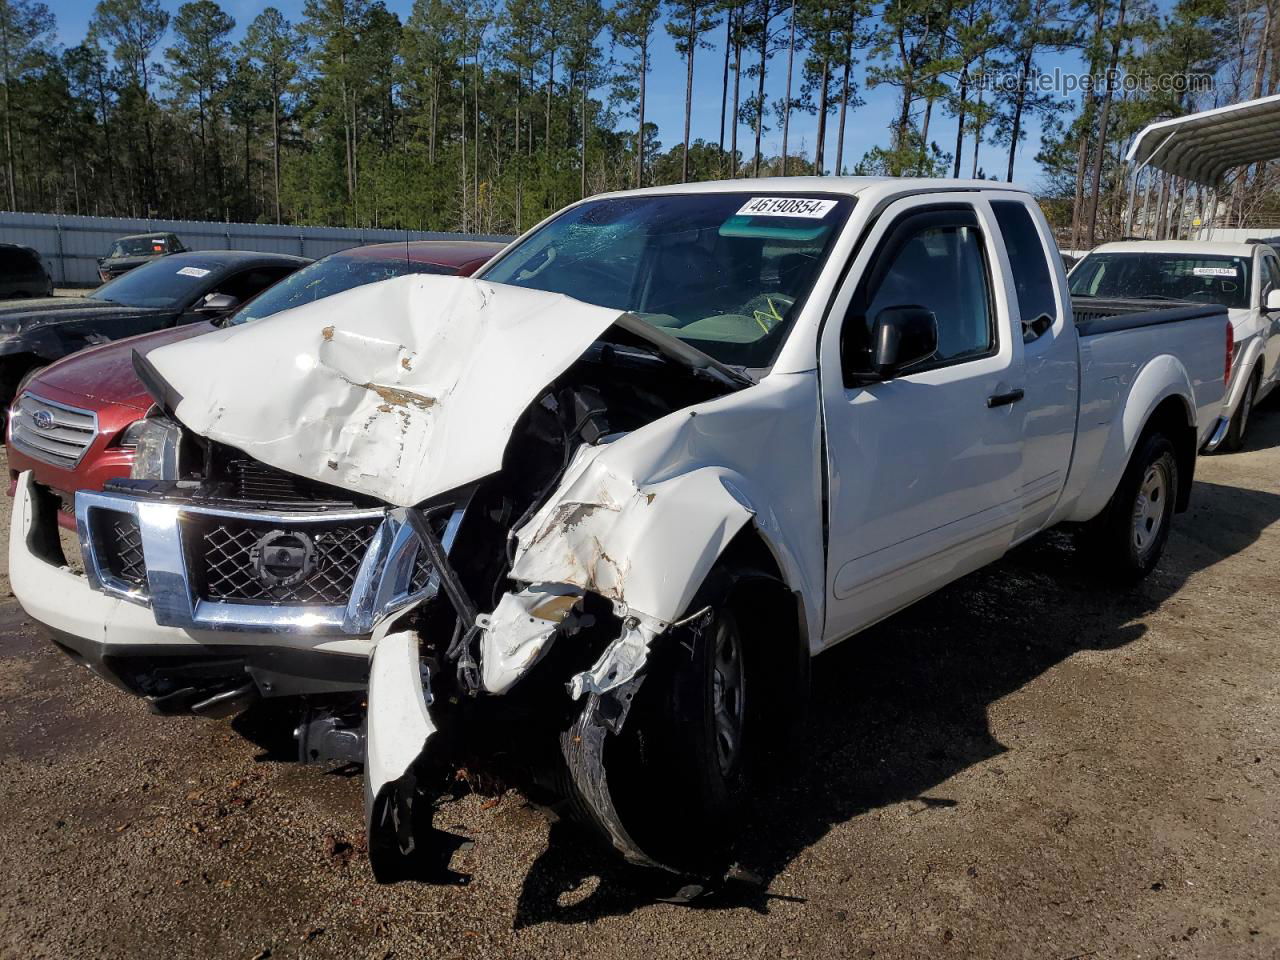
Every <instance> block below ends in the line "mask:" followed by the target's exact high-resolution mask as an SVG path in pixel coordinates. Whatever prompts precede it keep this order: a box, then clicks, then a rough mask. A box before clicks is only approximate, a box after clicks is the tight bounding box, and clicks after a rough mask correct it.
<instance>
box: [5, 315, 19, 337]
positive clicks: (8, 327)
mask: <svg viewBox="0 0 1280 960" xmlns="http://www.w3.org/2000/svg"><path fill="white" fill-rule="evenodd" d="M21 331H22V321H21V320H13V319H9V320H0V337H12V336H13V335H14V334H15V333H20V332H21Z"/></svg>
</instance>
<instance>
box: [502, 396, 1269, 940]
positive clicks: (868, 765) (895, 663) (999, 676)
mask: <svg viewBox="0 0 1280 960" xmlns="http://www.w3.org/2000/svg"><path fill="white" fill-rule="evenodd" d="M1276 420H1277V423H1276V427H1275V429H1276V430H1277V431H1278V432H1280V418H1276ZM1259 433H1260V434H1261V433H1262V431H1259ZM1277 520H1280V496H1277V495H1275V494H1270V493H1263V492H1258V491H1251V490H1243V489H1238V488H1235V487H1225V486H1221V485H1217V484H1212V483H1197V484H1196V486H1195V489H1194V491H1193V495H1192V506H1191V509H1190V510H1189V511H1188V512H1187V513H1186V514H1183V515H1181V516H1179V517H1178V518H1177V521H1176V523H1175V526H1174V529H1173V535H1172V537H1171V539H1170V543H1169V548H1168V550H1167V552H1166V554H1165V556H1164V558H1163V560H1162V562H1161V566H1160V567H1159V568H1158V569H1157V571H1156V572H1155V573H1154V574H1153V575H1152V576H1151V577H1150V578H1148V579H1147V580H1146V581H1145V582H1144V583H1142V584H1140V585H1138V586H1136V587H1133V588H1131V589H1127V590H1118V589H1114V588H1111V587H1109V586H1107V585H1106V584H1103V583H1101V582H1100V581H1099V580H1098V578H1097V577H1096V576H1091V575H1089V573H1088V572H1087V570H1086V569H1085V564H1084V563H1083V562H1082V558H1081V557H1079V556H1077V550H1076V547H1075V543H1074V538H1073V537H1072V536H1071V535H1070V534H1068V533H1065V532H1060V531H1051V532H1049V533H1047V534H1045V535H1043V536H1041V537H1038V538H1036V539H1035V540H1033V541H1032V542H1030V543H1028V544H1025V545H1023V546H1021V547H1019V548H1018V549H1017V550H1014V551H1013V552H1011V553H1010V554H1009V555H1008V556H1007V557H1005V558H1004V559H1003V560H1001V561H1000V562H999V563H997V564H994V565H992V566H990V567H988V568H986V569H984V570H981V571H979V572H977V573H974V574H972V575H970V576H968V577H966V578H964V579H963V580H961V581H959V582H957V583H955V584H952V585H951V586H949V587H947V588H946V589H944V590H942V591H940V592H939V593H937V594H935V595H933V596H931V597H929V598H927V599H926V600H924V601H921V602H920V603H918V604H916V605H915V606H914V607H911V608H909V609H908V610H906V611H904V612H902V613H900V614H898V615H896V616H895V617H893V618H891V619H889V620H887V621H885V622H884V623H882V624H880V625H878V626H876V627H874V628H872V629H871V630H869V631H867V632H865V633H864V634H862V635H861V636H859V637H857V638H855V639H853V640H850V641H849V642H847V643H845V644H842V645H840V646H838V647H836V648H835V649H834V650H831V651H829V652H827V653H824V654H822V655H821V656H820V657H819V658H818V660H816V661H815V663H814V671H813V695H812V703H811V707H810V718H809V723H808V725H807V727H806V731H805V737H806V742H805V743H804V744H803V746H804V748H805V749H804V751H803V752H802V754H801V756H800V758H799V759H797V760H796V761H794V762H792V763H791V764H790V767H789V768H788V769H785V770H779V771H778V772H777V773H776V774H775V775H774V776H773V777H772V778H770V782H768V783H766V784H764V786H763V789H762V790H761V791H760V794H759V796H758V797H757V798H756V800H755V802H754V808H753V810H752V812H751V814H750V815H749V817H748V820H747V822H746V823H745V824H744V826H743V829H742V830H741V834H740V835H741V837H742V838H743V839H742V841H741V843H740V845H739V847H738V849H737V851H736V855H737V859H738V862H739V863H740V864H742V865H743V866H744V867H746V868H748V869H749V870H750V871H752V872H754V873H756V874H758V875H759V877H760V878H761V880H762V883H761V885H760V886H758V887H754V888H753V887H750V886H744V885H741V884H734V885H730V886H727V887H726V888H725V889H723V890H721V891H719V892H718V893H717V894H714V895H711V896H708V897H705V898H702V899H698V900H695V901H693V903H692V904H691V905H692V906H694V907H704V908H708V909H716V908H723V907H743V906H746V907H749V908H754V909H756V910H759V911H762V912H764V911H767V909H768V904H769V900H770V899H771V897H772V895H771V894H770V893H769V892H768V888H769V884H770V882H771V881H772V879H773V878H774V877H776V876H777V875H778V873H779V872H780V871H782V870H783V869H784V868H785V867H786V866H787V865H788V864H789V863H791V862H792V861H793V860H794V859H795V858H796V856H797V855H798V854H800V853H801V852H802V851H803V850H805V849H806V848H807V847H809V846H811V845H812V844H814V843H816V842H818V841H819V840H820V839H821V838H822V837H823V836H824V835H825V834H826V833H827V832H828V831H829V830H830V829H831V828H832V827H833V826H834V825H836V824H841V823H844V822H846V821H849V820H852V819H853V818H855V817H858V816H860V815H862V814H865V813H867V812H868V811H872V810H875V809H876V808H878V807H883V806H886V805H890V804H895V803H902V802H908V801H913V802H916V803H918V804H919V805H920V810H921V811H924V810H927V809H928V808H929V807H931V806H953V805H955V803H956V801H955V800H954V799H953V798H951V797H949V796H947V788H946V785H947V781H948V780H949V779H950V778H951V777H953V776H955V775H956V774H958V773H960V772H961V771H963V770H965V769H967V768H969V767H971V766H973V765H975V764H978V763H981V762H983V761H986V760H989V759H991V758H993V757H996V756H999V755H1000V754H1002V753H1004V752H1006V750H1007V749H1008V748H1007V747H1005V746H1004V745H1003V744H1001V743H1000V742H999V740H997V739H996V737H995V736H994V735H993V734H992V731H991V727H990V725H989V723H988V720H987V708H988V706H989V705H991V704H992V703H994V702H996V701H998V700H999V699H1001V698H1002V697H1005V696H1007V695H1008V694H1009V693H1011V692H1013V691H1015V690H1017V689H1019V688H1020V687H1022V686H1024V685H1025V684H1027V683H1029V682H1030V681H1032V680H1034V679H1035V678H1036V677H1038V676H1039V675H1040V674H1042V673H1044V672H1045V671H1046V670H1049V669H1050V668H1052V667H1053V666H1055V665H1056V664H1058V663H1060V662H1062V661H1063V660H1065V659H1067V658H1068V657H1070V656H1071V655H1072V654H1074V653H1076V652H1077V651H1079V650H1084V649H1088V650H1104V651H1106V650H1117V649H1119V648H1121V647H1124V646H1125V645H1127V644H1130V643H1133V642H1134V641H1136V640H1139V639H1140V638H1141V637H1142V636H1143V634H1144V633H1145V632H1146V629H1147V628H1146V626H1145V625H1144V624H1143V623H1142V622H1141V619H1142V618H1143V617H1144V616H1145V615H1147V614H1149V613H1150V612H1151V611H1153V610H1154V609H1156V608H1157V607H1159V606H1160V605H1161V604H1162V603H1163V602H1164V601H1165V600H1167V599H1168V598H1169V597H1170V596H1172V595H1173V594H1174V593H1176V592H1177V591H1178V590H1179V589H1180V588H1181V586H1182V585H1183V583H1184V582H1185V581H1186V579H1187V578H1188V577H1189V576H1191V575H1192V574H1194V573H1195V572H1197V571H1199V570H1202V569H1205V568H1206V567H1209V566H1211V565H1213V564H1214V563H1216V562H1218V561H1219V560H1221V559H1223V558H1225V557H1229V556H1231V555H1233V554H1235V553H1238V552H1239V551H1241V550H1243V549H1245V548H1246V547H1248V546H1249V545H1250V544H1252V543H1253V542H1254V541H1256V540H1257V539H1258V537H1259V535H1260V534H1261V532H1262V531H1263V530H1265V529H1266V528H1267V527H1268V526H1270V525H1271V524H1272V523H1274V522H1276V521H1277ZM1068 746H1069V745H1067V744H1064V745H1063V749H1067V747H1068ZM671 789H679V785H677V784H673V785H671ZM651 879H653V878H647V879H646V878H640V877H637V873H636V871H633V870H628V869H627V868H625V867H623V866H620V865H618V863H617V861H616V860H613V859H611V858H610V857H609V856H608V854H607V853H604V852H600V851H599V850H598V848H596V847H593V846H591V845H590V844H588V843H586V842H585V841H584V840H582V839H580V838H579V835H578V834H577V833H576V832H574V831H573V830H572V829H570V828H569V827H567V826H564V825H556V827H555V828H553V831H552V835H551V838H550V842H549V844H548V847H547V849H546V851H545V852H544V853H543V854H542V855H541V856H540V857H539V858H538V860H537V861H536V862H535V863H534V864H533V866H532V867H531V869H530V871H529V873H528V875H527V877H526V880H525V884H524V889H523V891H522V894H521V896H520V898H519V902H518V904H517V909H516V917H515V925H516V926H517V927H523V926H529V925H533V924H538V923H545V922H555V923H577V922H583V921H590V920H593V919H596V918H599V917H602V916H607V915H611V914H620V913H625V912H628V911H630V910H633V909H635V908H636V907H638V906H642V905H644V904H645V903H650V902H652V901H653V899H655V890H654V888H653V887H652V886H650V885H648V883H647V880H651ZM656 882H659V883H660V882H661V881H660V878H659V880H658V881H656ZM586 891H589V892H586ZM584 893H585V895H584Z"/></svg>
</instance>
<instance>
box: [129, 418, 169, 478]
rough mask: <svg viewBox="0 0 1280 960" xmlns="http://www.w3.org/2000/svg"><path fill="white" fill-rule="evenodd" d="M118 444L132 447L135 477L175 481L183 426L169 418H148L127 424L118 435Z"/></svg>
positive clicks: (131, 475) (133, 474) (132, 473)
mask: <svg viewBox="0 0 1280 960" xmlns="http://www.w3.org/2000/svg"><path fill="white" fill-rule="evenodd" d="M120 445H121V446H131V447H133V448H134V452H133V467H132V469H130V471H129V476H130V477H132V478H133V479H134V480H177V479H178V451H179V448H180V447H181V445H182V428H181V427H179V426H178V425H177V424H176V423H174V422H173V421H172V420H165V419H163V418H161V417H151V418H148V419H146V420H139V421H137V422H136V423H131V424H129V426H128V427H126V428H125V431H124V433H123V434H122V435H121V437H120Z"/></svg>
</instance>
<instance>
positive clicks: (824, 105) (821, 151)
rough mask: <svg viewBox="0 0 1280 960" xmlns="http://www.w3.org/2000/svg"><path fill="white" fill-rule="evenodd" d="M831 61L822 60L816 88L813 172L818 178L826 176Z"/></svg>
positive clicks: (824, 58)
mask: <svg viewBox="0 0 1280 960" xmlns="http://www.w3.org/2000/svg"><path fill="white" fill-rule="evenodd" d="M830 76H831V61H830V60H828V59H827V58H826V57H823V58H822V75H821V78H820V80H819V83H820V86H819V87H818V142H817V143H816V144H814V147H813V172H814V173H815V174H817V175H818V176H820V177H821V176H825V175H826V172H827V171H826V169H825V168H826V163H827V113H828V111H829V109H830V108H829V105H828V103H829V101H828V99H827V94H828V93H829V91H828V89H827V87H828V86H829V85H830Z"/></svg>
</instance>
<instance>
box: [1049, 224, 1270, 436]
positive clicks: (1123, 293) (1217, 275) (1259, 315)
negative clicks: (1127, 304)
mask: <svg viewBox="0 0 1280 960" xmlns="http://www.w3.org/2000/svg"><path fill="white" fill-rule="evenodd" d="M1067 280H1068V283H1069V285H1070V288H1071V296H1072V297H1073V298H1074V299H1075V302H1076V305H1077V308H1084V309H1088V304H1089V301H1090V300H1094V299H1097V298H1099V297H1122V298H1129V299H1132V300H1138V301H1143V302H1144V303H1145V306H1146V307H1147V308H1148V309H1149V308H1151V307H1159V306H1161V305H1162V304H1164V303H1168V302H1170V301H1174V302H1177V301H1182V302H1187V303H1195V304H1217V305H1218V306H1220V307H1223V308H1225V309H1226V311H1227V315H1228V316H1229V317H1230V318H1231V330H1232V339H1233V342H1234V346H1233V348H1232V363H1231V377H1230V380H1229V382H1228V384H1227V390H1226V394H1225V395H1224V396H1223V398H1222V411H1221V414H1220V416H1219V420H1218V424H1217V426H1216V427H1215V429H1214V430H1213V432H1212V433H1211V434H1210V435H1209V439H1208V441H1207V442H1206V444H1205V449H1206V450H1208V451H1213V450H1216V449H1218V447H1222V449H1224V450H1239V449H1240V448H1241V447H1242V446H1243V445H1244V439H1245V433H1246V431H1247V430H1248V427H1249V417H1250V415H1251V414H1252V413H1253V408H1254V406H1255V405H1256V404H1257V403H1259V402H1260V401H1262V400H1263V399H1264V398H1265V397H1266V396H1267V395H1268V394H1269V393H1271V391H1272V390H1273V389H1275V386H1276V383H1277V381H1280V258H1278V257H1277V256H1276V251H1275V248H1273V247H1272V246H1271V245H1270V244H1266V243H1261V242H1253V243H1228V242H1223V241H1214V240H1158V241H1157V240H1125V241H1121V242H1118V243H1104V244H1102V246H1100V247H1097V248H1095V249H1093V250H1091V251H1090V252H1089V254H1088V255H1087V256H1086V257H1085V258H1084V259H1083V260H1081V261H1080V262H1079V263H1078V264H1076V266H1075V267H1074V268H1073V269H1072V270H1071V274H1070V276H1069V277H1068V278H1067Z"/></svg>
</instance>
